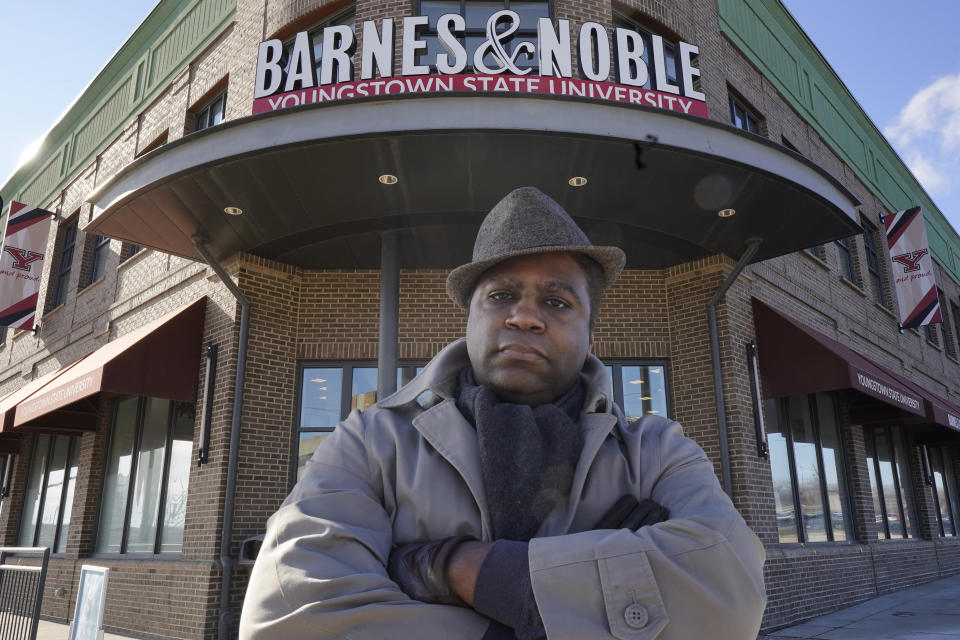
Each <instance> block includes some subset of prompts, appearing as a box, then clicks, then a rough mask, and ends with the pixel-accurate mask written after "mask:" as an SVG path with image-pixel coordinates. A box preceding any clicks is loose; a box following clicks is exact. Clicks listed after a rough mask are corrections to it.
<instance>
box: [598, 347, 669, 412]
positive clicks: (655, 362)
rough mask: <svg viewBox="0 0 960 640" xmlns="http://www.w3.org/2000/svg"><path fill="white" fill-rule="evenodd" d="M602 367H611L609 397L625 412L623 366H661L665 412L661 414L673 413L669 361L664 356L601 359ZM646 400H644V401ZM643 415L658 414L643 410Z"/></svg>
mask: <svg viewBox="0 0 960 640" xmlns="http://www.w3.org/2000/svg"><path fill="white" fill-rule="evenodd" d="M601 362H602V363H603V366H604V367H610V368H611V369H612V375H610V389H611V391H612V392H613V397H612V398H610V400H611V401H612V402H614V403H615V404H616V405H617V406H618V407H620V409H621V410H622V411H623V412H624V414H626V409H625V408H624V392H623V373H622V371H623V367H648V368H649V367H663V370H664V373H663V393H664V395H665V396H666V413H665V414H664V415H663V416H662V417H664V418H669V417H670V416H672V415H673V388H672V385H671V383H670V361H669V360H668V359H666V358H643V359H619V358H611V359H609V360H601ZM647 384H649V382H647ZM645 402H646V401H645ZM643 415H660V414H656V413H648V412H646V411H645V412H644V414H643ZM641 417H642V416H641Z"/></svg>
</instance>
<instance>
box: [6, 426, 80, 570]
mask: <svg viewBox="0 0 960 640" xmlns="http://www.w3.org/2000/svg"><path fill="white" fill-rule="evenodd" d="M78 445H79V443H78V439H77V438H71V437H68V436H49V435H41V436H34V439H33V447H32V453H31V454H30V466H29V468H28V469H27V482H26V491H25V492H24V497H23V511H22V512H21V514H20V535H19V537H18V544H19V545H20V546H21V547H50V549H51V550H52V551H53V552H54V553H63V552H64V551H65V550H66V548H67V531H68V530H69V529H70V511H71V509H72V508H73V490H74V484H75V483H76V480H77V449H79V446H78Z"/></svg>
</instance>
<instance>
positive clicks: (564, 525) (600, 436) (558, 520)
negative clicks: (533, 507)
mask: <svg viewBox="0 0 960 640" xmlns="http://www.w3.org/2000/svg"><path fill="white" fill-rule="evenodd" d="M616 424H617V417H616V415H614V414H612V413H587V414H584V416H583V418H582V419H581V420H580V428H581V429H583V451H582V452H581V453H580V459H579V460H578V461H577V469H576V471H574V474H573V482H572V483H571V485H570V496H569V497H568V498H567V501H566V503H565V504H559V505H557V506H556V507H555V508H554V509H553V511H551V512H550V515H549V516H548V517H547V519H546V520H544V521H543V524H542V525H540V529H539V531H538V532H537V536H556V535H562V534H565V533H567V532H568V531H569V530H570V525H571V524H572V523H573V518H574V516H575V515H576V512H577V506H578V505H579V504H580V497H581V494H582V493H583V486H584V485H585V484H586V482H587V474H588V473H589V472H590V467H591V466H592V465H593V461H594V459H595V458H596V457H597V452H598V451H600V446H601V445H602V444H603V441H604V440H606V439H607V436H608V435H610V431H611V430H612V429H613V427H614V426H615V425H616Z"/></svg>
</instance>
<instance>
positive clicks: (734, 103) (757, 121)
mask: <svg viewBox="0 0 960 640" xmlns="http://www.w3.org/2000/svg"><path fill="white" fill-rule="evenodd" d="M727 96H728V103H729V105H730V124H731V126H733V128H735V129H739V130H741V131H746V132H747V133H752V134H753V135H756V136H763V137H765V136H764V133H763V118H762V117H760V116H759V115H757V113H756V112H755V111H754V110H753V109H751V108H750V107H748V106H747V103H746V101H745V100H743V99H742V98H740V97H739V96H736V95H734V93H733V92H732V91H729V90H728V91H727ZM738 109H739V110H740V111H742V112H743V114H742V116H741V115H739V114H738V113H737V111H738ZM738 118H740V119H741V122H743V123H745V124H746V126H741V125H739V124H737V119H738ZM751 124H752V125H753V127H751V126H750V125H751ZM754 129H756V130H754Z"/></svg>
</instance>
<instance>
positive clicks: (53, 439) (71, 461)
mask: <svg viewBox="0 0 960 640" xmlns="http://www.w3.org/2000/svg"><path fill="white" fill-rule="evenodd" d="M44 435H46V436H48V437H47V450H46V451H45V452H44V454H43V461H42V465H43V469H42V471H41V472H40V477H41V481H40V495H39V502H38V503H37V518H36V521H35V522H34V523H33V535H32V536H31V538H30V540H31V542H30V544H28V545H20V546H29V547H36V546H37V545H38V544H39V540H40V530H41V528H42V526H43V509H44V507H45V506H46V498H47V489H48V486H49V482H50V461H51V459H52V457H53V453H54V451H55V449H56V445H57V438H67V456H66V459H65V460H64V469H63V486H62V487H61V489H60V505H59V506H58V507H57V521H56V523H55V524H54V533H53V542H52V543H51V545H50V552H51V553H52V554H54V555H57V554H63V553H66V540H63V550H62V551H57V549H58V548H59V547H60V542H61V540H60V534H61V529H62V527H63V515H64V512H65V511H66V501H67V493H68V489H69V485H70V468H71V466H73V465H76V466H77V467H78V473H79V462H78V460H77V458H78V457H79V453H80V446H79V443H78V441H79V438H78V437H77V436H68V435H58V434H52V433H51V434H34V436H33V442H32V445H31V448H30V459H29V461H28V464H27V474H26V476H24V491H25V490H26V486H27V484H28V483H29V480H30V476H31V474H32V473H33V465H34V461H35V459H34V455H35V454H34V452H35V451H36V447H37V446H38V444H39V442H40V438H41V437H42V436H44ZM74 482H75V481H74ZM70 503H71V509H72V506H73V496H71V499H70ZM26 506H27V505H26V503H23V504H22V506H21V511H20V518H19V522H18V523H17V536H16V540H17V543H18V545H19V544H20V538H21V536H22V535H23V531H22V529H23V525H24V524H25V523H24V522H23V517H24V515H25V512H24V510H23V509H25V508H26ZM64 533H65V534H66V535H67V537H69V533H70V531H69V528H68V529H67V531H66V532H64Z"/></svg>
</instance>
